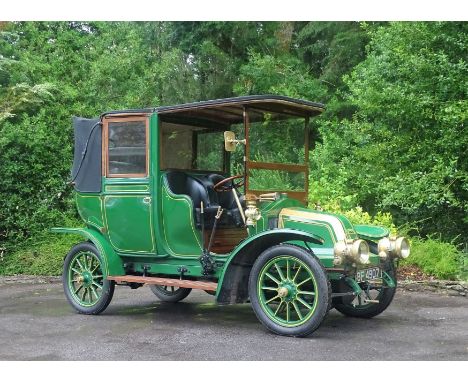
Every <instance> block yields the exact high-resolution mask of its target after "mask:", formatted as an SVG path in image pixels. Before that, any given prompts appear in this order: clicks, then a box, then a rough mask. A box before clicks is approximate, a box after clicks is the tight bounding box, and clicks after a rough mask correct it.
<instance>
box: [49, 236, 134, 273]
mask: <svg viewBox="0 0 468 382" xmlns="http://www.w3.org/2000/svg"><path fill="white" fill-rule="evenodd" d="M51 231H52V232H56V233H70V234H76V235H81V236H83V237H85V238H86V239H87V240H89V241H91V242H92V243H93V244H94V245H95V246H96V248H97V249H98V251H99V253H100V254H101V255H102V261H103V270H102V271H103V273H104V274H105V275H106V276H108V275H113V276H121V275H124V274H125V270H124V266H123V261H122V258H121V257H120V256H119V255H118V254H117V253H116V252H115V251H114V249H113V248H112V246H111V245H110V243H109V241H108V240H107V238H105V237H104V236H103V235H102V234H101V233H99V232H97V231H96V230H95V229H93V228H64V227H57V228H52V229H51Z"/></svg>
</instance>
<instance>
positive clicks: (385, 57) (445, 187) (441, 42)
mask: <svg viewBox="0 0 468 382" xmlns="http://www.w3.org/2000/svg"><path fill="white" fill-rule="evenodd" d="M466 32H467V24H466V23H439V22H437V23H391V24H390V25H389V26H385V27H380V28H377V29H376V30H373V31H371V32H370V37H371V43H370V45H369V47H368V51H367V56H366V58H365V60H364V61H362V62H361V63H360V64H358V65H357V66H356V67H355V69H354V70H353V72H352V74H351V75H349V76H346V77H345V83H346V84H347V85H348V87H349V95H348V99H349V100H350V102H352V103H353V104H354V105H355V107H356V110H357V111H356V113H355V114H354V116H353V118H352V119H344V120H341V121H331V122H323V123H322V124H321V127H320V131H321V133H322V136H323V144H319V145H318V147H317V150H316V151H315V152H314V154H313V155H312V158H311V159H312V174H313V175H314V176H313V177H314V178H315V179H316V180H317V181H316V183H315V186H316V187H312V190H313V194H312V195H311V196H312V198H313V199H318V200H321V201H322V200H324V202H326V201H327V200H334V199H340V200H346V201H347V202H348V205H347V206H345V207H346V208H350V207H353V206H356V205H361V206H362V207H363V208H364V209H365V210H368V211H370V212H376V211H377V210H383V211H388V212H391V213H392V215H393V217H394V218H395V221H396V223H397V224H403V223H404V222H407V221H414V222H419V223H418V228H419V232H420V233H421V234H422V235H428V234H430V233H433V232H440V233H441V234H442V238H443V239H444V240H446V241H447V240H452V239H453V238H455V237H458V238H459V240H466V235H465V233H466V231H467V230H468V220H467V216H468V172H467V171H468V170H467V169H468V162H467V160H468V159H467V158H468V156H467V155H466V147H468V135H467V134H466V132H465V130H466V128H465V123H466V118H467V110H468V104H467V101H466V98H467V97H466V92H467V89H468V86H467V85H468V83H467V81H468V80H467V78H468V71H467V63H466V60H465V57H466V55H465V54H464V53H463V52H466V41H467V33H466Z"/></svg>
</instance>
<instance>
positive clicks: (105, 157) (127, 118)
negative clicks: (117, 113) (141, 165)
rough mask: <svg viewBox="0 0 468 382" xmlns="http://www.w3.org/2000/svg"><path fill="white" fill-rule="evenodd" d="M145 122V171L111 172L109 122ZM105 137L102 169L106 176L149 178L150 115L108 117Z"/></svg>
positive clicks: (104, 122) (105, 125)
mask: <svg viewBox="0 0 468 382" xmlns="http://www.w3.org/2000/svg"><path fill="white" fill-rule="evenodd" d="M140 121H144V122H145V145H146V163H145V172H144V173H126V174H125V173H124V174H111V173H110V172H109V123H115V122H117V123H119V122H140ZM102 124H103V132H102V134H103V139H102V152H103V155H102V161H103V163H102V169H103V174H102V175H103V176H105V177H106V178H147V177H148V169H149V156H150V150H149V117H148V116H146V115H143V116H142V115H138V116H136V115H135V116H134V115H125V116H121V117H107V118H104V120H103V123H102Z"/></svg>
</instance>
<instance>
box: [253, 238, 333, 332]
mask: <svg viewBox="0 0 468 382" xmlns="http://www.w3.org/2000/svg"><path fill="white" fill-rule="evenodd" d="M249 297H250V301H251V303H252V308H253V310H254V312H255V315H256V316H257V318H258V319H259V321H260V322H261V323H262V324H263V325H265V326H266V327H267V328H268V329H269V330H271V331H272V332H274V333H276V334H280V335H285V336H293V337H303V336H307V335H309V334H310V333H312V332H313V331H315V330H316V329H317V328H318V327H319V326H320V324H321V323H322V321H323V320H324V318H325V316H326V314H327V312H328V310H329V308H330V303H331V288H330V282H329V280H328V278H327V275H326V273H325V270H324V269H323V267H322V265H321V264H320V262H319V260H318V259H317V258H316V257H315V256H313V255H312V254H310V253H309V252H307V251H306V250H305V249H303V248H301V247H297V246H293V245H289V244H280V245H276V246H274V247H271V248H268V249H267V250H265V251H264V252H263V253H262V254H261V255H260V256H259V257H258V259H257V260H256V261H255V263H254V265H253V267H252V270H251V272H250V278H249Z"/></svg>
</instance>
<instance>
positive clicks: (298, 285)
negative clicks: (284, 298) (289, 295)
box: [296, 277, 312, 288]
mask: <svg viewBox="0 0 468 382" xmlns="http://www.w3.org/2000/svg"><path fill="white" fill-rule="evenodd" d="M310 280H312V277H309V278H307V279H305V280H304V281H301V282H300V283H299V284H297V285H296V287H297V288H299V287H300V286H301V285H302V284H305V283H306V282H307V281H310Z"/></svg>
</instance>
